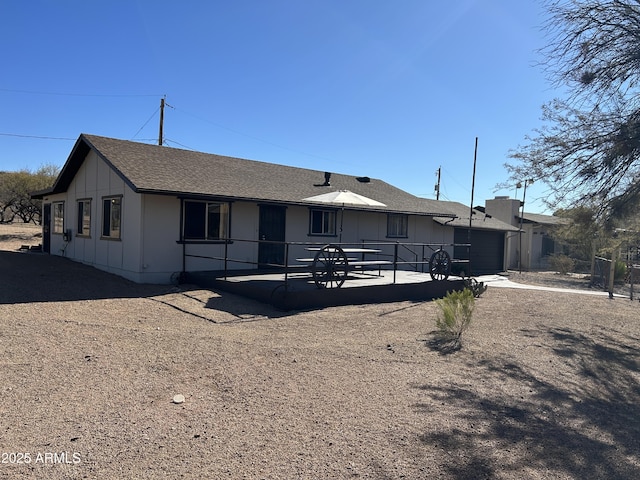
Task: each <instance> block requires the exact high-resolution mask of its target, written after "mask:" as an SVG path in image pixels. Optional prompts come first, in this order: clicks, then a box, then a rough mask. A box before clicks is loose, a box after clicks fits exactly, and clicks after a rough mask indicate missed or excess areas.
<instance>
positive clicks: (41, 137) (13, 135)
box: [0, 133, 77, 141]
mask: <svg viewBox="0 0 640 480" xmlns="http://www.w3.org/2000/svg"><path fill="white" fill-rule="evenodd" d="M0 135H2V136H3V137H18V138H37V139H40V140H72V141H75V140H77V139H76V138H67V137H45V136H41V135H21V134H19V133H0Z"/></svg>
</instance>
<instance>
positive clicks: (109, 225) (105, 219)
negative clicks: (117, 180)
mask: <svg viewBox="0 0 640 480" xmlns="http://www.w3.org/2000/svg"><path fill="white" fill-rule="evenodd" d="M121 217H122V197H103V199H102V237H103V238H110V239H115V240H119V239H120V233H121V232H120V227H121Z"/></svg>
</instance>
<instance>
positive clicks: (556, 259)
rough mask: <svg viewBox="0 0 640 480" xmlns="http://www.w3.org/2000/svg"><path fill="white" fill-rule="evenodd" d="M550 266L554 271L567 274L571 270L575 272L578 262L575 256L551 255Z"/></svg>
mask: <svg viewBox="0 0 640 480" xmlns="http://www.w3.org/2000/svg"><path fill="white" fill-rule="evenodd" d="M549 266H550V267H551V269H552V270H553V271H554V272H558V273H561V274H562V275H566V274H567V273H569V272H573V270H574V269H575V266H576V262H575V261H574V260H573V258H571V257H568V256H566V255H560V254H558V255H551V256H550V257H549Z"/></svg>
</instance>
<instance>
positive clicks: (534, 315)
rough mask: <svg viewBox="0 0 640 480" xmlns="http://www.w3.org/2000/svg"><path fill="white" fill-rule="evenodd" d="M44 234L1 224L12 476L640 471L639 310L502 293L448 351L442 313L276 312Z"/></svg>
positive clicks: (0, 321) (5, 420)
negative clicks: (54, 244)
mask: <svg viewBox="0 0 640 480" xmlns="http://www.w3.org/2000/svg"><path fill="white" fill-rule="evenodd" d="M35 233H37V229H35V228H31V227H20V228H18V227H15V226H7V225H0V362H1V365H0V375H1V381H0V389H1V391H0V395H1V396H0V454H1V457H0V478H11V479H23V478H47V479H69V478H73V479H75V478H87V479H111V478H113V479H124V478H137V479H156V478H189V479H192V478H193V479H204V478H212V479H213V478H216V479H217V478H229V479H241V478H247V479H293V478H300V479H320V478H338V479H341V478H370V479H397V478H406V479H430V478H443V479H483V478H484V479H493V478H495V479H523V478H532V479H542V478H544V479H558V478H571V479H585V478H590V479H591V478H602V479H633V478H640V303H638V301H637V300H636V301H631V300H629V299H621V298H615V299H613V300H610V299H609V298H608V297H607V296H595V295H583V294H580V293H575V292H568V293H558V292H543V291H536V290H524V289H512V288H492V287H489V289H488V291H487V292H486V293H484V294H483V295H482V297H481V298H480V299H478V300H477V303H476V311H475V316H474V321H473V324H472V327H471V329H470V330H469V331H468V332H467V333H466V337H465V338H464V346H463V348H462V350H460V351H457V352H455V353H451V354H447V355H445V354H443V353H442V352H440V351H438V350H437V349H434V348H432V347H431V346H430V345H432V343H431V340H432V338H433V336H432V330H433V328H434V320H435V314H436V308H437V307H436V305H435V304H434V303H433V302H424V303H412V302H399V303H387V304H371V305H364V306H352V307H337V308H326V309H323V310H317V311H308V312H280V311H277V310H274V309H272V308H270V307H268V306H265V305H262V304H259V303H256V302H252V301H248V300H246V299H243V298H239V297H234V296H232V295H229V294H225V293H217V292H213V291H206V290H199V289H196V288H190V287H188V286H182V287H181V288H180V289H178V288H174V287H167V286H153V285H151V286H150V285H136V284H132V283H130V282H127V281H125V280H122V279H120V278H118V277H114V276H112V275H108V274H105V273H102V272H99V271H97V270H95V269H92V268H90V267H86V266H83V265H80V264H77V263H74V262H71V261H69V260H67V259H64V258H60V257H52V256H48V255H43V254H39V253H33V252H30V253H25V252H22V253H21V252H19V251H18V249H19V248H20V246H21V245H27V244H29V245H30V244H37V243H39V241H40V240H39V239H38V238H37V237H35V238H34V236H33V235H34V234H35ZM545 275H546V277H545ZM545 275H542V274H537V275H530V274H529V275H522V276H519V275H518V274H513V275H511V277H510V278H511V280H513V281H519V280H520V281H524V280H527V279H528V280H529V281H532V279H533V277H535V278H536V279H537V280H536V281H538V282H542V283H543V282H544V279H545V278H547V279H548V280H549V281H551V282H553V283H554V285H553V286H556V287H557V286H558V282H559V281H562V280H563V279H561V278H558V276H554V275H553V274H545ZM571 283H572V282H567V285H568V286H571ZM577 286H582V284H578V285H577ZM572 288H576V286H575V285H574V286H573V287H572ZM373 300H374V299H372V301H373ZM177 394H181V395H183V396H184V397H185V401H184V403H180V404H176V403H174V402H173V398H174V396H175V395H177Z"/></svg>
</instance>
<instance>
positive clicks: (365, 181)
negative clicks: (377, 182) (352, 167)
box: [356, 177, 371, 183]
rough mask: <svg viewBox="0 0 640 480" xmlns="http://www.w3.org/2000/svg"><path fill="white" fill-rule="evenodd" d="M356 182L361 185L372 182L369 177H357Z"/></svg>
mask: <svg viewBox="0 0 640 480" xmlns="http://www.w3.org/2000/svg"><path fill="white" fill-rule="evenodd" d="M356 180H358V181H359V182H360V183H369V182H370V181H371V179H370V178H369V177H356Z"/></svg>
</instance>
